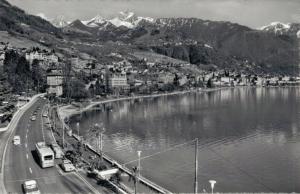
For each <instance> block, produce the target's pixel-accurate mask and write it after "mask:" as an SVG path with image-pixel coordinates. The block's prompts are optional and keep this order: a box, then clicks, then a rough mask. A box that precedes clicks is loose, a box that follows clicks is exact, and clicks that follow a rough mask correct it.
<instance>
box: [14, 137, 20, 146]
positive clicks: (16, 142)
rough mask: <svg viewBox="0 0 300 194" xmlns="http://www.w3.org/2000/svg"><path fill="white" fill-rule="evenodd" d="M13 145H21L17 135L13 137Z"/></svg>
mask: <svg viewBox="0 0 300 194" xmlns="http://www.w3.org/2000/svg"><path fill="white" fill-rule="evenodd" d="M13 143H14V145H20V144H21V138H20V136H19V135H16V136H14V139H13Z"/></svg>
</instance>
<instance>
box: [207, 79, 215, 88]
mask: <svg viewBox="0 0 300 194" xmlns="http://www.w3.org/2000/svg"><path fill="white" fill-rule="evenodd" d="M206 86H207V87H208V88H213V87H214V84H213V81H212V78H210V79H209V80H208V81H207V84H206Z"/></svg>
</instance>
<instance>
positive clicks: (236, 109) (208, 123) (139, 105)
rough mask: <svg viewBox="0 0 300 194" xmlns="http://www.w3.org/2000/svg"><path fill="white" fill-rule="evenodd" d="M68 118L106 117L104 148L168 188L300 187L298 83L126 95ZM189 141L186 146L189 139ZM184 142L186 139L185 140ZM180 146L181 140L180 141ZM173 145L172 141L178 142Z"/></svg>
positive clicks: (85, 124)
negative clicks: (134, 97)
mask: <svg viewBox="0 0 300 194" xmlns="http://www.w3.org/2000/svg"><path fill="white" fill-rule="evenodd" d="M111 106H112V107H113V109H112V110H109V109H107V110H105V111H99V110H98V111H89V112H86V113H83V114H82V115H81V117H80V116H75V117H74V118H73V119H72V122H71V125H72V128H74V129H76V122H77V121H79V120H80V121H79V123H80V133H81V135H83V134H84V135H85V136H86V137H87V136H88V134H87V132H88V129H89V128H90V127H91V126H93V125H94V124H95V123H100V122H103V123H104V125H105V127H106V131H105V135H104V151H106V153H107V154H108V155H110V156H112V157H114V158H115V159H117V160H119V161H120V162H121V163H124V164H126V165H128V166H129V167H131V166H132V165H136V163H137V162H136V159H137V150H141V151H142V155H141V158H142V160H141V166H142V170H141V174H142V175H144V176H145V177H147V178H149V179H150V180H152V181H154V182H155V183H157V184H159V185H161V186H163V187H165V188H167V189H169V190H170V191H172V192H193V185H194V182H193V181H194V171H195V168H194V157H195V156H194V151H195V144H194V142H191V141H192V140H193V139H195V138H199V146H198V154H199V155H198V160H199V171H198V181H199V183H198V185H199V189H198V191H199V192H202V191H207V192H210V185H209V183H208V181H209V180H211V179H213V180H216V181H217V184H216V186H215V191H216V192H300V129H299V126H300V88H292V87H291V88H239V89H227V90H221V91H214V92H207V93H190V94H184V95H176V96H165V97H157V98H148V99H142V100H131V101H123V102H116V103H113V104H111ZM186 142H187V143H186ZM185 143H186V144H185ZM180 144H183V145H180ZM176 145H177V146H176Z"/></svg>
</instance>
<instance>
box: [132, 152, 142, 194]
mask: <svg viewBox="0 0 300 194" xmlns="http://www.w3.org/2000/svg"><path fill="white" fill-rule="evenodd" d="M141 153H142V151H137V154H138V165H137V168H136V169H135V172H134V174H135V185H134V186H135V187H134V193H135V194H136V193H137V187H138V186H137V185H138V183H139V176H140V170H141Z"/></svg>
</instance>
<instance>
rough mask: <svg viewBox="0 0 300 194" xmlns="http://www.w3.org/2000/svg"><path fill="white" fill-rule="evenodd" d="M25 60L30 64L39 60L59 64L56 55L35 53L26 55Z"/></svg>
mask: <svg viewBox="0 0 300 194" xmlns="http://www.w3.org/2000/svg"><path fill="white" fill-rule="evenodd" d="M25 58H26V60H27V61H29V62H30V63H32V62H33V60H35V59H36V60H39V61H45V62H49V63H57V62H58V57H57V56H56V55H55V54H54V53H44V52H38V51H33V52H29V53H26V54H25Z"/></svg>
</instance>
